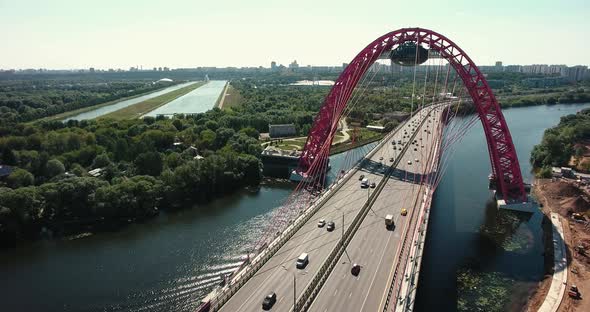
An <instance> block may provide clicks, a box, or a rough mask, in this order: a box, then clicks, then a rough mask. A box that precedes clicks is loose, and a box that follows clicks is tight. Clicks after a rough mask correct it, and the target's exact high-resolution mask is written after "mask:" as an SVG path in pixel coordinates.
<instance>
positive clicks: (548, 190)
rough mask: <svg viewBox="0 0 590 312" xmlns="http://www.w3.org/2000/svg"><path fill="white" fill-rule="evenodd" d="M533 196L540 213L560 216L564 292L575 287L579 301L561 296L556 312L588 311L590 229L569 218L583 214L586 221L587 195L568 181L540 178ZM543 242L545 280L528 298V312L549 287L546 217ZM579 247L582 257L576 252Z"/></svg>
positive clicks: (549, 245) (550, 255)
mask: <svg viewBox="0 0 590 312" xmlns="http://www.w3.org/2000/svg"><path fill="white" fill-rule="evenodd" d="M534 191H535V194H536V195H537V198H538V200H539V202H540V204H542V205H543V213H544V214H545V215H546V216H547V215H548V214H549V212H557V213H559V214H560V215H561V216H562V219H561V221H562V225H563V230H564V235H565V242H566V248H567V257H568V289H569V286H570V285H576V286H578V289H579V290H580V292H581V294H582V298H581V299H573V298H570V297H569V296H568V295H567V292H566V293H565V294H564V297H563V300H562V302H561V305H560V306H559V309H558V311H584V312H586V311H590V226H589V225H588V224H587V223H584V222H576V221H574V220H573V219H572V217H571V215H572V213H574V212H578V213H583V214H585V216H586V220H588V213H589V212H590V211H589V208H590V200H589V199H588V194H586V193H585V192H584V191H582V190H581V189H580V188H578V187H577V186H576V185H575V184H574V183H572V182H571V181H565V180H555V181H551V180H550V179H543V180H537V181H536V187H535V190H534ZM543 221H544V222H543V229H544V236H543V239H544V242H545V278H544V279H543V280H542V281H541V282H539V287H538V289H537V291H536V292H535V293H534V294H533V295H532V296H531V298H530V299H529V305H528V307H527V310H528V311H537V310H538V309H539V307H540V306H541V305H542V304H543V301H544V299H545V296H546V295H547V291H548V289H549V287H550V285H551V274H552V273H553V272H552V271H553V268H552V267H553V251H552V250H553V247H552V238H551V224H550V221H549V220H548V219H547V217H546V218H545V219H544V220H543ZM578 246H583V247H584V248H585V250H586V255H584V254H580V253H578V251H577V247H578Z"/></svg>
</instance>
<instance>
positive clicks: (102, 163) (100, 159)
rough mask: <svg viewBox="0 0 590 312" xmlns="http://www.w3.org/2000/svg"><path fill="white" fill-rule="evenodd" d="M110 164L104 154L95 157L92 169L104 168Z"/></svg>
mask: <svg viewBox="0 0 590 312" xmlns="http://www.w3.org/2000/svg"><path fill="white" fill-rule="evenodd" d="M110 164H111V160H110V159H109V156H108V155H107V154H106V153H102V154H100V155H97V156H96V157H95V158H94V161H92V168H104V167H106V166H108V165H110Z"/></svg>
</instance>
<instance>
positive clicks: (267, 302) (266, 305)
mask: <svg viewBox="0 0 590 312" xmlns="http://www.w3.org/2000/svg"><path fill="white" fill-rule="evenodd" d="M275 302H277V294H275V293H274V292H271V293H270V294H268V295H266V297H264V300H262V309H263V310H270V309H272V306H273V305H274V304H275Z"/></svg>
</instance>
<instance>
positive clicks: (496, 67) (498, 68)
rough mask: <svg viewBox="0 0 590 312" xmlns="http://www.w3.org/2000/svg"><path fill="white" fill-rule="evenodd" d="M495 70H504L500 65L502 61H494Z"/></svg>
mask: <svg viewBox="0 0 590 312" xmlns="http://www.w3.org/2000/svg"><path fill="white" fill-rule="evenodd" d="M495 71H496V72H502V71H504V66H502V61H496V66H495Z"/></svg>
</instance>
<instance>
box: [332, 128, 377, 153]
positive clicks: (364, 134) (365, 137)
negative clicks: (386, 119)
mask: <svg viewBox="0 0 590 312" xmlns="http://www.w3.org/2000/svg"><path fill="white" fill-rule="evenodd" d="M384 136H385V133H379V132H375V131H371V130H368V129H365V128H361V129H359V137H358V138H357V140H356V142H355V144H354V145H353V144H351V142H350V141H348V142H342V143H339V144H336V145H334V146H332V148H331V149H330V155H334V154H338V153H342V152H345V151H347V150H349V149H353V148H357V147H359V146H362V145H365V144H369V143H372V142H375V141H379V140H381V139H382V138H383V137H384Z"/></svg>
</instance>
